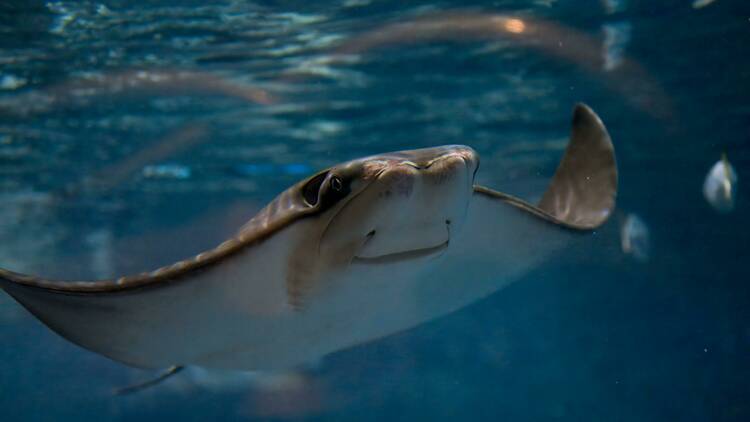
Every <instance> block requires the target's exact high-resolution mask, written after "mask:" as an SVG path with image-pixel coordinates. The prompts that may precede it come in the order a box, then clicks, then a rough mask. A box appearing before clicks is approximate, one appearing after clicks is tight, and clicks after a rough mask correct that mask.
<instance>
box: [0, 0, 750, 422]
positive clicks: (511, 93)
mask: <svg viewBox="0 0 750 422" xmlns="http://www.w3.org/2000/svg"><path fill="white" fill-rule="evenodd" d="M175 4H178V5H175ZM440 11H444V12H447V13H448V15H440V16H451V15H452V16H464V19H466V20H468V19H469V17H471V19H475V20H481V18H480V16H482V15H487V16H489V15H492V14H507V15H512V16H515V17H517V18H519V19H522V20H527V21H528V22H544V23H545V25H546V26H545V28H547V30H546V31H547V32H545V34H547V35H544V34H543V35H542V36H541V42H538V43H536V44H535V43H534V42H532V43H531V44H526V43H524V42H523V41H522V40H523V38H522V37H521V38H520V40H521V41H519V39H515V38H512V37H509V36H498V35H487V34H484V35H482V34H480V35H476V34H475V35H472V36H468V37H455V36H454V35H455V34H454V33H451V31H448V30H446V31H445V32H446V35H445V36H443V37H437V38H434V39H427V40H423V42H410V40H412V41H413V40H414V39H415V35H414V34H411V35H410V36H409V37H401V38H399V37H396V38H395V39H394V40H392V42H390V44H389V45H387V46H380V47H368V48H362V47H361V45H362V44H356V42H355V41H356V40H357V39H359V40H361V39H363V38H361V37H363V35H362V34H380V37H381V39H382V37H384V35H383V34H385V33H388V32H389V31H390V33H391V34H393V33H396V32H397V31H396V30H395V29H394V28H393V27H388V26H387V25H389V24H392V23H394V22H404V21H409V20H414V19H415V18H417V17H419V16H422V17H424V16H438V14H437V13H438V12H440ZM384 27H386V28H390V29H389V30H386V31H384V30H383V29H382V28H384ZM606 28H610V29H606ZM612 28H614V30H615V32H617V31H620V32H619V33H618V34H619V35H618V36H619V37H620V38H619V40H620V41H621V42H620V44H619V48H620V49H622V50H623V55H622V57H621V61H620V66H617V65H615V66H614V67H613V68H612V69H610V70H606V69H605V66H604V59H603V57H604V55H605V53H606V51H605V48H604V44H605V38H606V36H605V34H606V33H607V31H610V32H611V31H613V29H612ZM454 32H455V31H454ZM623 34H626V35H627V34H629V40H626V41H622V40H623ZM0 35H2V36H1V37H0V88H2V89H0V257H1V259H0V262H2V265H3V266H4V267H7V268H11V269H14V270H18V271H26V272H31V273H36V274H42V275H46V276H50V277H54V276H57V277H67V278H77V277H87V278H90V277H97V278H98V277H109V276H112V275H114V274H119V273H123V272H132V271H139V270H146V269H149V268H154V267H155V266H158V265H161V264H165V263H168V262H171V261H173V260H175V259H179V258H181V257H184V256H187V255H190V254H193V253H196V252H199V251H201V250H204V249H206V248H209V247H212V246H213V245H215V244H216V243H217V242H219V241H221V239H223V238H224V237H226V236H228V235H229V234H231V233H232V232H233V231H234V230H235V229H236V228H237V227H239V225H241V224H242V222H243V221H244V220H246V219H247V218H249V217H250V216H252V215H253V213H254V212H255V211H256V210H257V209H259V208H260V207H261V206H262V205H264V204H265V203H266V202H267V201H268V200H270V199H272V198H273V197H274V196H275V195H276V193H278V192H279V191H281V190H282V189H284V188H286V187H287V186H288V185H290V184H291V183H294V182H295V181H297V180H299V179H300V178H302V177H304V176H305V175H306V174H309V173H311V172H313V171H315V170H316V169H319V168H323V167H326V166H329V165H331V164H334V163H337V162H340V161H343V160H348V159H352V158H356V157H359V156H363V155H367V154H374V153H379V152H384V151H390V150H399V149H412V148H419V147H425V146H431V145H441V144H454V143H462V144H467V145H470V146H472V147H474V148H475V149H476V150H477V151H478V152H479V154H480V155H481V156H482V169H481V171H480V175H479V178H480V182H482V183H484V184H488V185H490V186H495V187H497V188H499V189H501V190H507V191H510V192H518V193H521V192H523V193H526V192H525V191H528V190H529V189H531V187H537V188H539V189H536V192H537V194H538V193H540V192H541V190H540V189H543V184H541V183H540V181H543V180H544V179H545V178H546V177H549V175H551V174H552V172H553V171H554V169H555V166H556V164H557V160H558V159H559V156H560V154H561V152H562V149H563V148H564V145H565V139H566V137H567V132H568V130H569V119H570V111H571V109H572V107H573V105H574V104H575V103H576V102H579V101H583V102H585V103H587V104H589V105H590V106H592V108H593V109H594V110H596V111H597V112H598V113H599V114H600V116H601V117H602V119H603V120H604V122H605V123H606V125H607V127H608V129H609V131H610V133H611V135H612V138H613V140H614V142H615V145H616V149H617V153H618V164H619V167H620V194H619V197H618V207H619V210H620V213H618V214H617V215H616V216H615V218H613V220H612V221H611V222H610V223H609V224H608V226H606V227H605V228H603V229H602V230H601V231H600V233H599V234H598V236H596V237H595V238H593V240H592V244H591V245H589V247H588V248H587V249H585V250H576V251H569V252H567V253H564V254H562V255H561V256H559V257H557V258H556V259H555V260H554V262H550V263H548V265H545V266H542V267H539V268H537V269H535V270H534V271H533V272H532V273H530V274H528V275H527V276H526V277H525V278H524V279H523V280H521V281H519V282H517V283H515V284H513V285H512V286H510V287H509V288H506V289H504V290H501V291H500V292H498V293H496V294H494V295H492V296H491V297H489V298H487V299H485V300H482V301H480V302H478V303H476V304H474V305H472V306H470V307H467V308H465V309H463V310H461V311H459V312H456V313H454V314H451V315H449V316H446V317H443V318H440V319H437V320H435V321H432V322H430V323H428V324H425V325H423V326H420V327H417V328H415V329H412V330H409V331H407V332H404V333H400V334H397V335H394V336H391V337H388V338H386V339H382V340H379V341H376V342H373V343H371V344H366V345H362V346H359V347H356V348H354V349H351V350H346V351H342V352H339V353H336V354H334V355H331V356H329V357H327V358H325V359H324V360H323V361H321V362H317V363H315V364H314V365H310V366H309V367H306V368H302V369H300V370H299V371H298V372H297V373H295V374H294V375H285V376H279V375H275V376H276V378H274V379H273V380H276V381H275V384H274V381H273V380H272V381H269V380H268V379H267V377H268V375H248V374H226V373H224V374H213V375H210V376H209V375H206V374H204V373H201V372H198V371H192V372H189V373H187V374H182V375H180V376H179V377H176V378H175V379H172V380H169V381H168V382H166V383H164V384H162V385H160V386H157V387H154V388H152V389H151V390H147V391H145V392H143V393H140V394H136V395H133V396H130V397H125V398H122V397H113V396H112V395H111V390H112V389H113V388H115V387H119V386H123V385H127V384H129V383H131V382H134V381H138V380H142V379H146V378H148V377H150V376H151V375H152V374H151V373H149V372H146V371H138V370H134V369H130V368H126V367H123V366H121V365H119V364H117V363H114V362H111V361H109V360H107V359H105V358H102V357H100V356H98V355H94V354H92V353H90V352H87V351H84V350H82V349H80V348H78V347H76V346H74V345H72V344H70V343H68V342H66V341H65V340H62V339H61V338H60V337H58V336H57V335H55V334H53V333H51V332H50V331H49V330H48V329H46V328H45V327H44V326H43V325H42V324H40V323H39V322H37V321H36V320H35V319H34V318H32V317H31V316H30V315H29V314H28V313H26V312H25V311H24V310H23V309H22V308H21V307H20V306H18V305H17V304H16V303H15V302H13V301H12V300H11V299H10V298H9V297H7V296H6V295H4V294H3V296H0V341H1V342H2V347H0V419H1V420H4V421H7V420H76V421H78V420H102V419H106V420H109V419H111V420H135V419H136V418H137V419H138V420H162V419H165V418H170V419H171V418H179V419H180V420H211V419H217V418H220V419H226V420H233V419H238V420H240V419H253V418H259V419H277V418H279V419H305V420H328V419H336V420H373V421H381V420H386V419H394V418H395V419H397V420H405V419H407V418H409V419H414V420H433V419H444V420H457V419H466V420H533V421H537V420H569V421H581V420H615V421H619V420H622V421H632V420H639V421H666V420H681V421H686V420H695V421H704V420H726V421H743V420H749V419H750V382H749V381H748V379H750V359H748V358H749V357H750V327H749V326H748V321H750V287H749V286H748V282H749V280H748V277H747V270H746V265H747V259H748V258H749V257H750V253H748V244H749V242H750V229H748V224H747V221H746V219H747V217H748V216H750V213H749V212H748V211H749V210H750V208H749V206H750V202H749V201H748V198H750V191H748V188H747V186H748V184H747V183H746V181H747V180H748V179H747V177H748V175H749V174H750V149H748V147H747V145H748V141H749V140H750V139H749V137H750V106H749V105H748V98H750V47H749V46H750V43H749V41H750V3H748V2H746V1H744V0H734V1H732V0H717V1H715V2H713V3H711V4H708V5H706V6H705V7H700V8H696V7H694V6H693V3H692V2H690V1H688V0H680V1H677V0H665V1H647V0H630V1H625V0H621V1H610V2H603V1H602V2H600V1H572V0H569V1H564V0H559V1H555V0H546V1H543V0H539V1H531V0H529V1H494V2H476V3H473V4H471V5H467V4H465V3H464V2H458V1H455V2H451V1H438V2H436V1H431V2H421V1H419V2H417V1H415V2H408V3H406V2H396V1H382V2H376V1H372V2H371V1H368V0H362V1H352V0H350V1H339V2H333V1H321V2H305V1H275V2H274V1H271V2H254V3H249V2H241V1H227V2H198V1H183V2H156V1H149V2H137V3H136V2H126V1H103V2H100V3H93V2H48V3H44V2H38V1H33V0H31V1H25V2H2V3H0ZM357 37H360V38H357ZM555 37H561V38H560V39H561V40H562V39H563V38H565V43H563V44H560V45H559V47H560V50H557V49H553V48H550V47H544V46H543V45H544V42H545V41H549V40H550V39H555ZM625 38H628V37H625ZM352 40H355V41H352ZM569 40H570V41H571V43H570V44H569V43H568V41H569ZM347 43H348V44H347ZM347 45H348V46H349V48H350V49H351V48H354V47H353V46H356V45H359V46H360V51H357V52H356V54H350V55H348V56H346V57H341V56H340V55H336V54H335V53H336V52H337V51H339V52H340V51H341V49H342V48H343V49H346V48H344V47H341V46H347ZM540 45H542V47H540ZM617 48H618V47H612V48H610V51H609V54H614V56H611V57H610V58H612V57H614V60H615V61H617V55H616V50H617ZM337 49H339V50H337ZM144 70H147V71H152V72H153V71H159V72H163V73H164V74H170V72H171V73H172V74H173V73H174V72H178V71H186V70H190V71H192V72H196V73H195V74H196V75H198V73H197V72H203V73H201V74H202V75H203V74H205V75H215V76H217V77H221V78H224V79H225V80H227V81H230V82H228V83H229V84H230V85H231V86H232V87H233V88H231V89H228V90H224V91H222V90H221V89H220V88H217V86H218V85H216V83H214V84H213V85H212V84H211V83H208V82H206V80H207V79H206V78H208V77H206V78H203V79H201V77H196V79H195V80H193V81H192V82H191V83H185V84H182V85H181V86H176V87H172V88H164V87H159V88H157V87H155V86H150V87H146V88H143V89H135V90H126V91H128V92H127V93H123V92H120V93H114V92H113V91H111V89H112V88H111V86H112V81H113V80H114V79H110V80H109V82H106V81H105V82H104V83H99V84H96V83H91V82H89V83H88V85H86V83H85V82H80V81H86V80H88V81H91V80H92V78H96V77H105V78H106V77H110V78H113V76H112V75H118V74H119V75H124V76H122V77H124V78H126V79H127V77H130V78H131V79H132V78H134V77H133V75H134V73H135V72H138V71H144ZM107 75H109V76H107ZM127 75H130V76H127ZM212 77H213V76H212ZM76 81H79V82H76ZM201 81H203V82H201ZM201 83H204V84H205V85H210V86H208V87H206V86H204V87H202V88H201ZM219 85H220V84H219ZM236 87H245V88H247V89H249V88H248V87H253V89H263V90H265V92H267V93H268V94H269V95H270V96H271V97H272V98H273V100H269V101H264V100H262V98H261V101H257V98H256V100H255V101H254V100H252V99H250V100H248V98H241V96H238V95H227V92H228V91H231V92H237V89H236ZM159 145H172V147H166V149H163V148H162V149H159V148H160V147H159ZM160 151H161V152H160ZM722 152H726V153H727V156H728V158H729V160H730V161H731V162H732V163H733V164H734V166H735V169H736V170H737V173H738V176H739V184H738V186H737V188H738V190H737V203H736V207H735V209H734V211H733V212H732V213H729V214H719V213H717V212H716V211H714V210H713V209H712V208H711V207H710V206H709V204H708V203H707V202H706V201H705V200H704V198H703V196H702V194H701V186H702V183H703V179H704V177H705V175H706V173H707V172H708V170H709V168H710V167H711V166H712V165H713V163H714V162H716V161H717V160H718V159H719V157H720V154H721V153H722ZM627 213H636V214H637V215H638V216H640V218H641V219H643V221H644V222H645V223H646V225H647V226H648V228H649V230H650V238H651V249H650V256H649V259H648V261H647V262H641V261H639V260H636V259H634V258H633V257H632V256H627V255H625V254H623V253H622V251H621V250H620V238H619V236H620V234H619V224H620V223H621V221H622V218H623V216H624V215H625V214H627ZM274 386H275V387H274Z"/></svg>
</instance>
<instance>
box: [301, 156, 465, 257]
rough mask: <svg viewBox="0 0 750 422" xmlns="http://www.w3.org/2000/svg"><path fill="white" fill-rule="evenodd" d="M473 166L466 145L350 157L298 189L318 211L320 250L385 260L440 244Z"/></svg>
mask: <svg viewBox="0 0 750 422" xmlns="http://www.w3.org/2000/svg"><path fill="white" fill-rule="evenodd" d="M478 166H479V159H478V157H477V154H476V153H475V152H474V150H472V149H471V148H469V147H465V146H443V147H436V148H427V149H419V150H412V151H401V152H395V153H389V154H383V155H377V156H371V157H366V158H362V159H359V160H354V161H350V162H348V163H344V164H341V165H339V166H335V167H332V168H330V169H328V170H326V171H323V172H321V173H319V174H317V175H315V176H313V177H312V178H310V179H309V180H308V181H306V182H305V183H304V184H303V185H302V186H301V188H300V193H301V195H302V196H303V197H304V200H305V202H307V204H308V205H309V206H311V207H315V208H316V209H317V212H316V213H315V214H316V218H317V220H318V221H319V222H320V227H321V232H320V238H319V251H320V253H321V254H323V255H326V254H332V256H336V257H339V258H340V260H341V261H343V262H348V263H351V262H359V263H363V264H387V263H392V262H401V261H405V260H411V259H418V258H421V257H425V256H432V255H435V254H437V253H439V252H440V251H441V250H443V249H445V248H446V247H447V246H448V245H449V243H450V238H451V235H452V234H455V233H456V232H457V231H458V230H459V229H460V227H461V225H462V224H463V221H464V219H465V217H466V210H467V208H468V204H469V200H470V198H471V195H472V191H473V182H474V175H475V173H476V171H477V168H478Z"/></svg>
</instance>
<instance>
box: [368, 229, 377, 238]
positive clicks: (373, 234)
mask: <svg viewBox="0 0 750 422" xmlns="http://www.w3.org/2000/svg"><path fill="white" fill-rule="evenodd" d="M373 236H375V230H370V233H367V237H368V238H370V237H373Z"/></svg>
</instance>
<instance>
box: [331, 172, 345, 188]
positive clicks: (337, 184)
mask: <svg viewBox="0 0 750 422" xmlns="http://www.w3.org/2000/svg"><path fill="white" fill-rule="evenodd" d="M331 189H333V190H334V191H336V192H341V191H342V190H343V189H344V182H342V181H341V178H339V177H338V176H333V177H331Z"/></svg>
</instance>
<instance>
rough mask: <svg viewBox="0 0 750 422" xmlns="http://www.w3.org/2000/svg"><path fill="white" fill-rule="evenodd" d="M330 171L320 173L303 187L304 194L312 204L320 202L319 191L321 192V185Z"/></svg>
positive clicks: (306, 199) (306, 200)
mask: <svg viewBox="0 0 750 422" xmlns="http://www.w3.org/2000/svg"><path fill="white" fill-rule="evenodd" d="M327 175H328V172H324V173H320V174H319V175H317V176H315V177H313V178H312V179H310V181H309V182H307V184H306V185H305V186H304V187H303V188H302V196H303V197H304V198H305V202H307V203H308V204H309V205H311V206H315V205H316V204H317V203H318V193H319V192H320V186H321V185H323V181H324V180H325V179H326V176H327Z"/></svg>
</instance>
